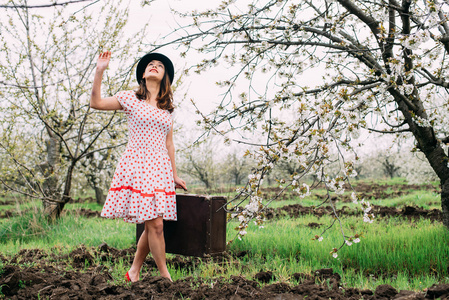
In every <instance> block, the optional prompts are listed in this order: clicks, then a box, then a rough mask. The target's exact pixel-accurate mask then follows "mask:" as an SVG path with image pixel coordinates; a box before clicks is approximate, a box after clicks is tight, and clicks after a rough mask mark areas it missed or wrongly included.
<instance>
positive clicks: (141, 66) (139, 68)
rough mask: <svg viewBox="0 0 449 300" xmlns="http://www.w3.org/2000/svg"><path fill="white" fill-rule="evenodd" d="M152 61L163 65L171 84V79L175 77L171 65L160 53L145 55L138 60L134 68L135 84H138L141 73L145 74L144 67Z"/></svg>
mask: <svg viewBox="0 0 449 300" xmlns="http://www.w3.org/2000/svg"><path fill="white" fill-rule="evenodd" d="M152 60H158V61H160V62H162V63H163V64H164V67H165V72H167V75H168V78H170V83H173V77H174V76H175V68H174V67H173V63H172V62H171V60H170V59H169V58H168V57H167V56H165V55H163V54H160V53H147V54H145V55H144V56H143V57H142V58H141V59H140V61H139V63H138V64H137V68H136V78H137V83H138V84H140V81H141V80H142V76H143V72H145V69H146V67H147V66H148V64H149V63H150V62H151V61H152Z"/></svg>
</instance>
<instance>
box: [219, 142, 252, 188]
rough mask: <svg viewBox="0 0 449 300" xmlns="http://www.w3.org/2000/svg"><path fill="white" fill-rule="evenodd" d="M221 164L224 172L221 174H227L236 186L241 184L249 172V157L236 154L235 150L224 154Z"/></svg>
mask: <svg viewBox="0 0 449 300" xmlns="http://www.w3.org/2000/svg"><path fill="white" fill-rule="evenodd" d="M223 166H224V167H223V170H224V172H225V173H226V174H223V175H225V176H226V175H227V176H228V177H229V179H230V181H231V182H232V183H233V184H234V185H236V186H239V185H241V184H242V182H243V180H244V179H245V178H247V177H248V175H249V174H250V172H251V169H250V162H249V159H247V158H246V157H242V155H238V154H237V153H236V152H235V151H234V152H232V153H230V154H228V155H227V156H226V159H225V160H224V161H223Z"/></svg>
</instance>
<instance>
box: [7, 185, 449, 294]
mask: <svg viewBox="0 0 449 300" xmlns="http://www.w3.org/2000/svg"><path fill="white" fill-rule="evenodd" d="M364 184H368V185H369V184H374V183H370V182H364ZM376 184H380V185H384V187H383V190H384V191H385V193H387V194H388V193H391V194H392V195H393V196H392V197H391V198H390V197H389V198H384V199H374V198H371V199H369V200H370V202H371V203H372V204H376V205H380V206H390V207H396V208H401V207H403V206H404V205H414V206H417V207H422V208H425V209H435V208H439V201H440V200H439V195H438V193H436V192H435V191H433V190H431V191H429V189H428V187H427V188H423V189H422V190H416V189H413V190H407V186H406V185H404V184H405V183H404V181H403V180H398V179H396V180H395V181H385V182H376ZM385 185H386V186H385ZM401 186H402V187H401ZM398 190H400V191H402V192H403V193H402V192H401V193H402V194H401V195H400V196H394V194H398V193H397V191H398ZM222 193H223V194H225V195H228V196H229V195H230V194H229V192H222ZM316 193H317V194H319V193H320V191H317V192H316ZM2 200H3V202H6V203H8V204H7V205H3V206H0V214H1V213H2V212H5V211H13V212H14V213H15V215H14V216H12V217H10V218H2V219H0V252H1V253H2V254H3V255H5V256H7V257H12V256H14V255H15V254H17V253H18V252H19V251H20V250H21V249H42V250H45V251H47V252H52V253H56V254H67V253H70V252H71V251H73V250H74V249H76V248H77V247H79V246H80V245H81V244H83V245H85V246H86V247H87V248H89V247H98V246H99V245H100V244H101V243H104V242H105V243H107V244H108V245H109V246H110V247H114V248H118V249H124V248H129V247H132V246H134V244H135V226H134V225H130V224H126V223H124V222H123V221H121V220H107V219H102V218H86V217H83V216H80V215H79V214H77V213H76V209H79V208H85V209H91V210H96V211H99V210H101V206H99V205H98V204H96V203H92V202H80V203H73V204H69V205H67V206H66V210H65V213H64V215H63V217H62V218H61V219H59V220H58V221H57V222H55V223H53V224H51V223H48V222H47V220H46V219H45V218H44V217H43V216H42V214H41V205H40V202H38V201H26V202H20V201H22V200H20V199H17V198H14V197H13V196H8V197H4V198H2ZM13 201H15V203H12V202H13ZM17 201H18V202H17ZM298 202H299V199H295V197H294V195H292V194H288V195H287V197H285V198H284V200H276V201H274V202H273V203H272V206H271V207H273V208H280V207H283V206H285V205H290V204H295V203H298ZM319 202H320V200H319V199H318V198H317V197H310V198H309V199H304V200H301V202H300V203H301V204H302V205H316V204H317V203H319ZM343 205H345V206H348V207H353V204H352V203H337V206H338V207H341V206H343ZM332 221H333V219H332V217H330V216H323V217H317V216H314V215H303V216H300V217H298V218H293V217H289V216H285V217H282V218H274V219H272V220H269V221H267V222H266V223H265V225H264V228H262V229H261V228H258V227H256V226H250V227H249V228H248V230H247V231H248V234H247V236H245V237H244V238H243V239H242V240H239V239H235V240H234V241H233V243H231V244H230V245H229V247H228V251H227V252H228V253H229V254H230V255H229V259H228V260H227V262H226V263H224V264H223V263H218V262H217V263H216V262H213V261H210V260H209V261H207V260H199V262H198V263H196V264H194V266H193V267H192V268H187V269H179V268H175V267H174V266H172V265H169V268H170V271H171V274H172V277H173V279H174V280H176V279H180V278H183V277H186V276H193V277H201V278H203V279H206V280H207V279H212V278H214V277H218V276H222V277H225V278H229V277H230V276H232V275H242V276H244V277H246V278H254V276H255V274H256V273H258V272H260V271H261V270H264V271H271V272H273V274H274V276H275V278H276V279H275V280H274V281H275V282H287V283H292V284H294V283H295V278H293V276H292V274H294V273H305V274H310V273H311V272H312V271H314V270H317V269H321V268H333V269H334V271H335V272H337V273H339V274H340V276H341V277H342V283H343V284H344V285H345V286H347V287H357V288H368V289H374V288H375V287H376V286H378V285H380V284H384V283H388V284H390V285H392V286H393V287H395V288H396V289H398V290H415V291H419V290H422V289H424V288H426V287H430V286H431V285H432V284H434V283H449V274H448V266H449V247H448V246H447V245H449V231H448V230H447V229H446V228H444V227H443V226H442V224H441V223H439V222H434V221H431V220H428V219H425V218H423V219H406V218H402V217H385V218H377V219H376V221H375V222H374V223H372V224H367V223H364V222H363V221H362V219H361V218H360V217H358V216H344V217H343V221H344V222H343V228H344V229H345V230H346V231H347V232H348V234H353V232H363V238H362V241H361V242H360V243H358V244H353V245H352V246H350V247H343V248H342V249H341V250H340V251H339V252H338V254H339V255H338V258H337V259H335V258H333V257H332V256H331V255H330V254H329V252H330V250H331V249H332V248H333V247H338V246H340V245H341V244H342V242H343V240H342V236H341V233H340V228H339V227H338V226H334V227H333V228H332V229H330V230H329V231H328V232H326V235H325V236H324V239H323V241H322V242H318V241H316V240H312V238H313V237H314V236H315V235H316V234H318V235H319V234H320V233H321V232H322V231H323V229H324V228H325V227H327V226H328V225H329V224H331V222H332ZM311 223H316V224H318V225H317V226H318V227H316V226H315V227H314V228H312V227H310V226H309V224H311ZM236 224H237V223H235V222H233V221H231V222H229V223H228V225H227V226H228V227H227V238H228V240H231V239H234V238H235V234H236V231H235V230H234V229H233V228H234V227H235V226H236ZM168 257H169V258H170V257H173V256H172V255H168ZM96 259H97V263H98V264H103V265H105V266H107V267H108V268H109V269H110V270H111V274H112V275H113V276H114V278H115V279H116V280H118V281H120V280H123V278H122V277H123V274H124V273H125V272H126V270H127V269H128V268H129V265H128V264H127V263H126V262H123V261H121V262H118V263H117V262H116V263H114V264H112V263H110V262H107V261H106V262H104V261H101V260H100V259H99V258H96ZM186 259H187V258H186ZM143 272H154V273H155V274H156V270H155V269H147V268H145V269H144V270H143Z"/></svg>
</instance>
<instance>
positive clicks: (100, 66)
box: [90, 51, 122, 110]
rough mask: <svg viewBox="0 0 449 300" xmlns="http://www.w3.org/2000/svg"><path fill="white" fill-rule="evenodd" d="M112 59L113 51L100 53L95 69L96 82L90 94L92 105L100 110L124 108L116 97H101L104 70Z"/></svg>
mask: <svg viewBox="0 0 449 300" xmlns="http://www.w3.org/2000/svg"><path fill="white" fill-rule="evenodd" d="M110 59H111V52H110V51H105V52H103V53H100V56H99V57H98V60H97V68H96V70H95V77H94V84H93V87H92V94H91V96H90V107H92V108H95V109H99V110H119V109H122V106H121V105H120V102H118V100H117V98H115V97H106V98H101V80H102V79H103V72H104V70H106V68H107V67H108V65H109V60H110Z"/></svg>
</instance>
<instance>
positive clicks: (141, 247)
mask: <svg viewBox="0 0 449 300" xmlns="http://www.w3.org/2000/svg"><path fill="white" fill-rule="evenodd" d="M148 253H150V247H149V245H148V234H147V231H146V230H144V231H143V232H142V235H141V236H140V238H139V242H138V243H137V250H136V255H135V256H134V260H133V264H132V266H131V269H129V271H128V275H129V278H130V279H131V281H133V282H134V281H137V280H139V275H140V269H141V268H142V265H143V263H144V261H145V259H146V257H147V255H148Z"/></svg>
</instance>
